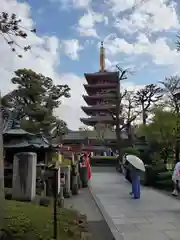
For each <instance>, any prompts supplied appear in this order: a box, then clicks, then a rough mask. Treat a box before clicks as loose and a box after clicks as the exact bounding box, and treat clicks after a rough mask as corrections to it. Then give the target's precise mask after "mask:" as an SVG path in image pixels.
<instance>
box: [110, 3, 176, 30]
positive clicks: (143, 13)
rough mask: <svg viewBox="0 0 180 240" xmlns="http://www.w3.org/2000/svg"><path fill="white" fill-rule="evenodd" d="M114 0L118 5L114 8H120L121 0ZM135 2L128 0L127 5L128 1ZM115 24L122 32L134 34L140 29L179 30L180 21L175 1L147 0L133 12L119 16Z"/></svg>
mask: <svg viewBox="0 0 180 240" xmlns="http://www.w3.org/2000/svg"><path fill="white" fill-rule="evenodd" d="M112 1H116V2H117V3H116V4H117V7H116V8H115V7H114V8H115V9H116V10H118V6H119V5H120V2H121V1H120V2H119V1H118V0H112ZM118 2H119V3H118ZM133 2H135V1H133V0H132V1H131V0H130V1H127V4H126V5H128V3H129V5H133ZM126 7H127V6H126ZM114 25H115V27H116V28H117V29H119V30H120V32H121V31H122V30H123V32H126V33H129V34H132V33H135V32H138V31H145V32H148V33H151V32H161V31H167V30H174V29H176V30H177V29H178V28H179V26H180V23H179V18H178V15H177V12H176V4H175V2H174V1H171V2H170V3H169V1H167V0H147V1H144V3H142V4H139V5H138V6H137V7H136V8H135V10H134V11H133V13H132V14H130V15H128V16H125V17H120V16H118V17H117V18H116V20H115V24H114Z"/></svg>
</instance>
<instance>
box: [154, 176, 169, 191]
mask: <svg viewBox="0 0 180 240" xmlns="http://www.w3.org/2000/svg"><path fill="white" fill-rule="evenodd" d="M156 188H159V189H163V190H172V189H173V182H172V180H171V179H167V180H163V181H157V182H156Z"/></svg>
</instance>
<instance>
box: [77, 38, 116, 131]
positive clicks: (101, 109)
mask: <svg viewBox="0 0 180 240" xmlns="http://www.w3.org/2000/svg"><path fill="white" fill-rule="evenodd" d="M84 76H85V78H86V81H87V84H84V88H85V90H86V92H87V95H83V98H84V100H85V102H86V103H87V105H89V106H84V107H82V110H83V111H84V112H85V113H86V114H87V115H88V116H91V117H88V118H81V119H80V120H81V122H82V123H84V124H85V125H90V126H95V125H96V124H97V123H102V124H105V125H115V120H114V119H113V117H112V115H111V114H112V113H113V112H114V113H115V111H116V105H117V100H118V91H119V72H118V71H116V72H108V71H106V70H105V55H104V47H103V42H101V47H100V71H99V72H95V73H85V74H84Z"/></svg>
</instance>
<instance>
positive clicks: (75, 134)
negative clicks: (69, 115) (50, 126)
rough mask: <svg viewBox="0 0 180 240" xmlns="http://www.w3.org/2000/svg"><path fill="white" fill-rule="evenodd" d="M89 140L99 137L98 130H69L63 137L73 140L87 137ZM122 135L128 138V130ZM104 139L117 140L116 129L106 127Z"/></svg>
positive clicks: (66, 139)
mask: <svg viewBox="0 0 180 240" xmlns="http://www.w3.org/2000/svg"><path fill="white" fill-rule="evenodd" d="M87 137H88V139H89V140H96V139H97V133H96V131H94V130H92V131H87V132H83V131H70V132H68V134H66V135H65V136H64V137H63V140H64V141H71V140H80V141H82V140H84V139H85V138H87ZM121 137H122V139H127V138H128V136H127V132H126V131H122V132H121ZM104 139H106V140H113V141H114V140H116V133H115V131H110V130H109V129H106V131H105V134H104Z"/></svg>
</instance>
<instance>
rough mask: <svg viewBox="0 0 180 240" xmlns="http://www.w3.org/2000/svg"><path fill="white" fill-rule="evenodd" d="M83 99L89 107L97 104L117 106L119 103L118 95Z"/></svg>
mask: <svg viewBox="0 0 180 240" xmlns="http://www.w3.org/2000/svg"><path fill="white" fill-rule="evenodd" d="M83 98H84V100H85V102H86V103H87V105H97V104H102V105H104V104H105V103H106V104H107V103H110V104H115V103H116V101H117V96H116V94H112V93H111V94H108V93H107V94H96V95H92V96H88V95H83Z"/></svg>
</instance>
